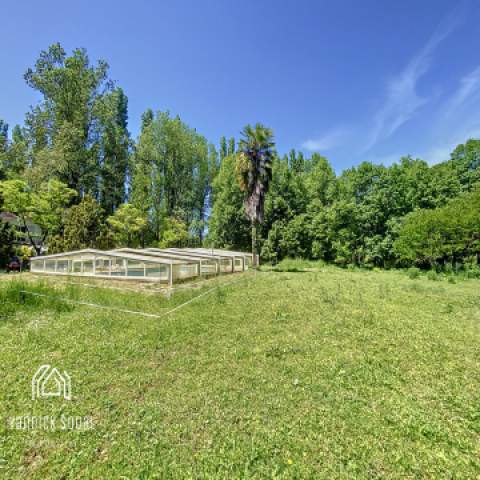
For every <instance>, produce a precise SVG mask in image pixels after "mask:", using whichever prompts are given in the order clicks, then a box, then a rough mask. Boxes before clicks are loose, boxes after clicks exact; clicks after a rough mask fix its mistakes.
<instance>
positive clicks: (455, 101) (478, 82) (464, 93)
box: [444, 65, 480, 116]
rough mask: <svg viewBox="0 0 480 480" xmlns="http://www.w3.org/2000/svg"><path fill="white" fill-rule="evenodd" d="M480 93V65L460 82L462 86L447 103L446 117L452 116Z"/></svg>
mask: <svg viewBox="0 0 480 480" xmlns="http://www.w3.org/2000/svg"><path fill="white" fill-rule="evenodd" d="M479 93H480V65H479V66H477V67H476V68H475V69H474V70H473V71H471V72H470V73H469V74H468V75H465V76H464V77H463V78H462V79H461V80H460V86H459V87H458V89H457V90H456V91H455V93H454V94H453V95H452V96H451V98H450V100H449V101H448V102H447V108H446V109H445V113H444V115H446V116H447V115H450V114H452V113H454V112H455V110H458V109H459V108H462V107H463V106H465V104H466V103H467V100H468V101H469V103H471V101H472V97H476V96H478V95H479Z"/></svg>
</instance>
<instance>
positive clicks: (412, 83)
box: [363, 9, 460, 152]
mask: <svg viewBox="0 0 480 480" xmlns="http://www.w3.org/2000/svg"><path fill="white" fill-rule="evenodd" d="M459 19H460V16H459V10H458V9H456V10H455V11H454V12H453V13H452V14H450V15H449V16H448V17H447V18H446V19H445V20H444V21H442V22H441V23H440V24H439V25H438V27H437V28H436V30H435V31H434V33H433V35H432V36H431V37H430V39H429V40H428V42H427V43H426V45H425V46H424V47H423V48H422V49H421V50H420V51H419V52H418V53H417V54H416V55H415V56H414V57H413V58H412V59H411V60H410V62H409V63H408V65H407V66H406V68H405V69H404V70H403V71H402V72H401V73H400V74H399V75H398V77H396V78H395V79H393V80H391V81H390V82H389V84H388V85H387V94H386V97H385V100H384V102H383V104H382V105H381V107H380V108H379V109H378V110H377V111H376V113H375V114H374V123H373V127H372V129H371V131H370V134H369V139H368V142H367V143H366V145H365V147H364V149H363V152H366V151H368V150H370V149H371V148H372V147H373V146H374V145H376V144H377V143H378V142H379V141H381V140H384V139H386V138H388V137H390V136H391V135H392V134H393V133H394V132H395V131H396V130H397V129H398V128H400V127H401V126H402V125H403V124H404V123H405V122H407V121H408V120H410V119H411V118H412V117H413V116H414V115H415V113H417V111H418V110H419V109H420V108H421V107H422V106H424V105H425V104H426V103H427V102H428V101H429V98H428V97H422V96H420V95H419V94H418V93H417V83H418V81H419V80H420V78H421V77H422V76H423V75H425V73H426V72H427V71H428V69H429V67H430V64H431V61H432V56H433V53H434V52H435V50H436V48H437V47H438V45H439V44H440V43H441V42H442V40H444V39H445V38H446V37H447V36H448V35H449V34H450V33H451V32H452V31H453V29H454V28H455V27H456V26H457V24H458V22H459Z"/></svg>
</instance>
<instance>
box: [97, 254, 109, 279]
mask: <svg viewBox="0 0 480 480" xmlns="http://www.w3.org/2000/svg"><path fill="white" fill-rule="evenodd" d="M95 275H110V259H109V258H105V257H103V258H97V259H96V260H95Z"/></svg>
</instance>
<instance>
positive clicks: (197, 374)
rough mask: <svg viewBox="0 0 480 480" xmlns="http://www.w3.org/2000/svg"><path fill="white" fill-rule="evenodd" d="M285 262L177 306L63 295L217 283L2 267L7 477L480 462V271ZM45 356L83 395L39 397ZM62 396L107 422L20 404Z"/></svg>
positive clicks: (420, 469)
mask: <svg viewBox="0 0 480 480" xmlns="http://www.w3.org/2000/svg"><path fill="white" fill-rule="evenodd" d="M280 269H283V270H286V271H284V272H275V271H268V272H257V273H252V272H251V274H249V275H247V276H245V278H244V279H243V280H242V281H241V282H239V283H237V284H233V285H223V286H221V287H220V288H218V289H216V290H214V291H212V292H211V293H209V294H208V295H204V296H203V297H201V298H199V299H198V300H196V301H194V302H192V303H190V304H188V305H186V306H185V307H183V308H181V309H179V310H177V311H175V312H174V313H172V314H170V315H168V316H166V317H164V318H161V319H155V318H145V317H141V316H136V315H132V314H126V313H120V312H118V311H114V310H112V311H108V310H98V309H95V308H91V307H84V306H79V305H75V304H70V303H68V302H65V301H62V300H57V298H63V299H72V300H78V301H88V302H91V303H98V304H102V305H106V306H111V307H113V308H115V309H120V308H123V309H129V310H132V309H135V310H139V311H143V312H150V313H155V312H164V311H168V310H169V309H171V308H174V307H175V306H178V305H180V304H182V303H184V302H186V301H188V300H189V299H191V298H193V297H194V296H196V295H199V294H201V293H202V292H205V291H206V290H207V289H208V288H210V287H211V285H212V284H211V283H210V284H209V286H207V284H206V285H205V286H203V287H200V288H198V289H184V290H180V291H178V292H175V293H174V294H173V295H172V297H171V298H168V297H167V296H165V295H164V294H163V293H148V292H147V293H143V292H131V291H125V292H121V291H115V290H111V289H105V288H98V289H96V288H88V287H82V286H78V285H65V284H64V283H61V282H58V284H55V282H53V284H52V281H50V280H44V281H32V280H30V279H29V280H28V282H25V283H23V282H20V283H18V282H16V281H14V282H12V281H5V282H3V283H0V346H1V349H0V360H1V365H2V373H3V379H2V386H1V387H0V416H1V417H2V420H5V421H2V422H1V423H0V458H2V459H3V460H4V461H3V463H2V462H0V477H1V476H2V473H4V477H5V478H38V479H46V478H55V479H56V478H72V479H78V478H92V479H98V478H121V477H122V476H123V477H125V478H130V479H134V478H135V479H136V478H179V479H180V478H182V479H183V478H228V479H230V478H262V479H263V478H299V479H300V478H302V479H303V478H325V479H332V478H342V479H351V478H432V479H433V478H435V479H436V478H476V477H477V476H478V475H480V461H479V458H480V450H479V445H480V415H479V408H480V369H479V366H480V365H479V364H480V346H479V345H480V330H479V322H480V298H479V287H480V281H478V280H459V281H458V282H457V283H455V284H452V283H449V282H448V281H447V280H446V279H445V278H442V277H441V278H440V280H439V281H432V280H429V279H428V278H427V277H426V276H425V275H423V274H422V275H420V276H418V277H415V278H414V279H410V278H409V276H408V275H407V274H406V273H405V272H375V271H347V270H341V269H337V268H333V267H328V266H325V265H321V264H315V263H312V262H308V263H305V264H303V263H302V264H301V265H300V264H298V262H297V263H296V264H295V262H293V261H292V262H291V263H290V264H288V262H287V265H286V266H285V264H282V265H281V266H280ZM20 278H21V277H20ZM225 278H226V277H225ZM231 278H232V279H233V277H231ZM21 290H28V291H34V292H37V293H41V294H45V295H47V297H36V298H30V297H29V296H28V295H27V294H22V293H21V292H20V291H21ZM51 297H55V299H54V298H51ZM43 364H51V365H55V366H57V367H59V368H60V369H61V370H66V371H67V372H68V373H69V374H70V376H71V378H72V393H73V399H72V400H71V401H61V400H60V399H40V400H36V401H32V400H31V397H30V380H31V377H32V375H33V374H34V372H35V371H36V369H37V368H38V367H39V366H40V365H43ZM61 413H65V414H68V415H80V416H87V415H91V416H92V417H93V419H94V426H95V428H94V429H93V430H91V431H87V432H77V431H73V432H72V431H70V432H69V431H55V432H49V431H34V432H22V431H12V430H10V429H9V428H8V425H7V422H6V420H8V418H9V417H11V416H17V415H27V414H29V415H60V414H61Z"/></svg>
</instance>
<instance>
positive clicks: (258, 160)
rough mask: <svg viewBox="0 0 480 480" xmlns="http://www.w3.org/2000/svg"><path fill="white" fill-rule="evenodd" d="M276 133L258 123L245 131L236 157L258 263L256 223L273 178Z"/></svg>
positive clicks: (253, 250)
mask: <svg viewBox="0 0 480 480" xmlns="http://www.w3.org/2000/svg"><path fill="white" fill-rule="evenodd" d="M274 146H275V144H274V141H273V132H272V130H271V129H269V128H267V127H265V126H263V125H262V124H260V123H257V124H256V125H255V126H254V127H252V126H251V125H247V126H245V127H244V129H243V130H242V138H241V140H240V143H239V154H238V158H237V174H238V180H239V183H240V188H241V189H242V191H243V192H244V193H245V201H244V205H245V213H246V215H247V217H248V219H249V220H250V223H251V226H252V254H253V260H254V265H256V264H257V263H258V262H257V226H258V225H259V224H262V223H263V219H264V205H265V195H266V193H267V191H268V188H269V185H270V180H271V179H272V160H273V156H274V151H273V149H274Z"/></svg>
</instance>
